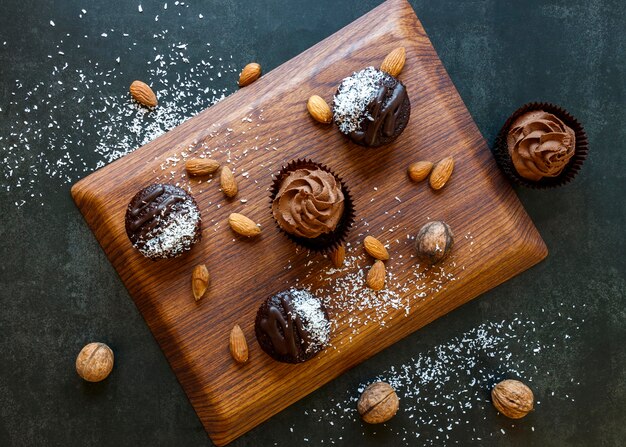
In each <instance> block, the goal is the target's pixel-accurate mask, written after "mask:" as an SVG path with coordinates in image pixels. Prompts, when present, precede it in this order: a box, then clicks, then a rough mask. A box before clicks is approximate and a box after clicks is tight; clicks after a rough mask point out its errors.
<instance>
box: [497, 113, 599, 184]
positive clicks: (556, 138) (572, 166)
mask: <svg viewBox="0 0 626 447" xmlns="http://www.w3.org/2000/svg"><path fill="white" fill-rule="evenodd" d="M494 155H495V157H496V160H497V161H498V163H499V164H500V166H501V167H502V169H503V171H504V172H505V174H507V175H508V177H509V178H510V179H512V180H514V181H515V182H516V183H518V184H521V185H523V186H528V187H531V188H549V187H554V186H560V185H563V184H565V183H567V182H569V181H570V180H572V179H573V178H574V177H575V176H576V174H577V173H578V171H579V170H580V167H581V166H582V163H583V161H584V160H585V158H586V156H587V136H586V134H585V131H584V129H583V127H582V125H581V124H580V123H579V122H578V121H577V120H576V119H575V118H574V117H573V116H571V115H570V114H569V113H568V112H567V111H565V110H563V109H562V108H560V107H558V106H555V105H553V104H549V103H530V104H526V105H524V106H522V107H520V108H519V109H518V110H517V111H515V112H514V113H513V114H512V115H511V117H510V118H509V119H508V120H507V122H506V123H505V125H504V126H503V127H502V130H501V131H500V133H499V135H498V137H497V138H496V143H495V145H494Z"/></svg>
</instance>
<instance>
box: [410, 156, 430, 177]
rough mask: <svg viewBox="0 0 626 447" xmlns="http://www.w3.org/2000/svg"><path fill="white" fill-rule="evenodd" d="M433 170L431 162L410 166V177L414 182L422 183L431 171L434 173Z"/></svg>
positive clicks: (421, 162)
mask: <svg viewBox="0 0 626 447" xmlns="http://www.w3.org/2000/svg"><path fill="white" fill-rule="evenodd" d="M432 169H433V164H432V162H430V161H418V162H415V163H413V164H411V165H409V171H408V172H409V177H410V178H411V180H413V181H414V182H421V181H422V180H424V179H425V178H426V177H428V174H430V171H432Z"/></svg>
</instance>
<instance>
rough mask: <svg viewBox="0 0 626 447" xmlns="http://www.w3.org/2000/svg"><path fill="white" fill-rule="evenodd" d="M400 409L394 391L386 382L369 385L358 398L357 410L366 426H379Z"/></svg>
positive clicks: (398, 400)
mask: <svg viewBox="0 0 626 447" xmlns="http://www.w3.org/2000/svg"><path fill="white" fill-rule="evenodd" d="M399 407H400V399H399V398H398V395H397V394H396V391H395V390H394V389H393V387H392V386H391V385H389V384H388V383H387V382H375V383H372V384H371V385H369V386H368V387H367V388H365V390H363V393H362V394H361V397H360V398H359V402H358V403H357V409H358V410H359V414H360V415H361V418H363V420H364V421H365V422H367V423H368V424H381V423H383V422H387V421H388V420H389V419H391V418H392V417H394V416H395V414H396V412H397V411H398V408H399Z"/></svg>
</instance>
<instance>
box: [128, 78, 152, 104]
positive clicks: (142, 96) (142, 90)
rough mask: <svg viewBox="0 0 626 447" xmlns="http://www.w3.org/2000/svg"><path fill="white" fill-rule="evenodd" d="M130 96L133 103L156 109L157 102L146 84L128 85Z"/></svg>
mask: <svg viewBox="0 0 626 447" xmlns="http://www.w3.org/2000/svg"><path fill="white" fill-rule="evenodd" d="M129 90H130V95H131V96H132V97H133V99H134V100H135V101H137V102H138V103H139V104H141V105H142V106H146V107H156V105H157V103H158V101H157V97H156V95H155V94H154V92H153V91H152V89H151V88H150V86H149V85H148V84H146V83H145V82H141V81H133V83H132V84H130V89H129Z"/></svg>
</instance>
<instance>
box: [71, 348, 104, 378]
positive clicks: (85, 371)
mask: <svg viewBox="0 0 626 447" xmlns="http://www.w3.org/2000/svg"><path fill="white" fill-rule="evenodd" d="M112 369H113V351H111V348H109V347H108V346H107V345H105V344H104V343H89V344H88V345H86V346H85V347H84V348H83V349H81V350H80V352H79V353H78V357H76V372H77V373H78V375H79V376H81V377H82V378H83V379H85V380H86V381H88V382H100V381H101V380H104V379H106V378H107V376H108V375H109V374H110V373H111V370H112Z"/></svg>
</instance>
